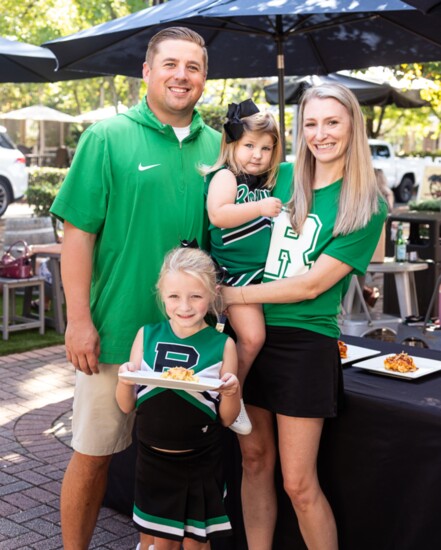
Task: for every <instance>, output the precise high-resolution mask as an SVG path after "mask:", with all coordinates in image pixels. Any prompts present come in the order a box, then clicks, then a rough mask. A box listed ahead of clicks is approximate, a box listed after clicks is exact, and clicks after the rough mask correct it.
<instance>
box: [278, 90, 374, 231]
mask: <svg viewBox="0 0 441 550" xmlns="http://www.w3.org/2000/svg"><path fill="white" fill-rule="evenodd" d="M316 98H317V99H335V100H336V101H338V102H339V103H341V104H342V105H343V107H345V109H346V110H347V112H348V114H349V117H350V120H351V128H350V136H349V143H348V148H347V151H346V154H345V165H344V173H343V184H342V188H341V194H340V203H339V208H338V214H337V219H336V221H335V225H334V230H333V235H334V236H337V235H339V234H342V235H346V234H348V233H351V232H352V231H355V230H357V229H360V228H362V227H364V226H365V225H366V224H367V223H368V222H369V220H370V219H371V217H372V214H374V213H376V212H377V211H378V195H379V193H378V185H377V181H376V177H375V173H374V168H373V166H372V159H371V152H370V149H369V144H368V140H367V134H366V128H365V123H364V119H363V114H362V112H361V108H360V105H359V103H358V101H357V98H356V97H355V96H354V94H353V93H352V92H351V91H350V90H349V89H348V88H346V86H342V85H341V84H321V85H319V86H313V87H311V88H308V89H307V90H306V92H305V93H304V95H303V97H302V101H301V103H300V107H299V119H298V135H297V154H296V163H295V176H294V193H293V196H292V198H291V200H290V202H289V205H288V206H289V209H290V219H291V224H292V227H293V229H294V231H296V232H297V233H300V232H301V229H302V227H303V224H304V223H305V221H306V218H307V216H308V213H309V212H310V210H311V205H312V197H313V193H312V184H313V181H314V172H315V163H316V161H315V158H314V155H313V154H312V153H311V151H310V150H309V148H308V145H307V143H306V140H305V137H304V133H303V126H304V111H305V106H306V105H307V103H308V102H309V101H311V100H312V99H316Z"/></svg>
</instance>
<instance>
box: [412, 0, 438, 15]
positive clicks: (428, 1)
mask: <svg viewBox="0 0 441 550" xmlns="http://www.w3.org/2000/svg"><path fill="white" fill-rule="evenodd" d="M406 4H410V5H411V6H413V7H414V8H418V9H419V10H421V11H422V12H423V13H426V14H428V15H438V16H440V17H441V1H440V0H406Z"/></svg>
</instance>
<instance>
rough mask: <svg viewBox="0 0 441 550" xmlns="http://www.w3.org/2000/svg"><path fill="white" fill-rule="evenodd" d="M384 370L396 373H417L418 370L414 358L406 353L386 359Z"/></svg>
mask: <svg viewBox="0 0 441 550" xmlns="http://www.w3.org/2000/svg"><path fill="white" fill-rule="evenodd" d="M384 368H385V369H386V370H392V371H395V372H415V371H416V370H418V367H417V366H416V365H415V363H414V360H413V358H412V357H411V356H410V355H408V354H407V353H406V352H404V351H402V352H401V353H397V354H395V355H390V356H389V357H386V359H385V360H384Z"/></svg>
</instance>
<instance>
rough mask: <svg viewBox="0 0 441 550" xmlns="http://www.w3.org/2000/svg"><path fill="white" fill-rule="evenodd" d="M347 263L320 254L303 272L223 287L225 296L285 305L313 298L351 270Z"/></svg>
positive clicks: (230, 301) (230, 300)
mask: <svg viewBox="0 0 441 550" xmlns="http://www.w3.org/2000/svg"><path fill="white" fill-rule="evenodd" d="M352 269H353V268H352V267H351V266H350V265H348V264H345V263H343V262H341V261H340V260H336V259H335V258H332V257H331V256H328V255H327V254H321V255H320V257H319V258H318V260H317V261H316V262H315V263H314V265H313V266H312V268H311V269H310V270H309V271H307V272H306V273H303V274H302V275H295V276H293V277H287V278H286V279H278V280H277V281H271V282H268V283H263V284H260V285H248V286H244V287H222V298H223V301H224V304H225V305H226V306H227V307H228V306H230V305H232V304H286V303H292V302H301V301H303V300H313V299H314V298H316V297H317V296H319V295H320V294H323V292H325V291H326V290H328V289H330V288H331V287H333V286H334V285H335V284H336V283H338V281H340V279H343V277H345V276H346V275H348V274H349V273H350V272H351V271H352Z"/></svg>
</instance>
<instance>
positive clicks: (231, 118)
mask: <svg viewBox="0 0 441 550" xmlns="http://www.w3.org/2000/svg"><path fill="white" fill-rule="evenodd" d="M258 112H259V109H258V108H257V106H256V104H255V103H254V102H253V101H252V100H251V99H246V100H245V101H242V102H241V103H239V104H237V103H230V104H229V105H228V112H227V119H228V121H227V122H226V123H225V124H224V130H225V134H226V141H227V143H232V142H233V141H237V140H239V139H240V138H241V137H242V134H243V122H242V121H241V118H244V117H247V116H251V115H255V114H256V113H258Z"/></svg>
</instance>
